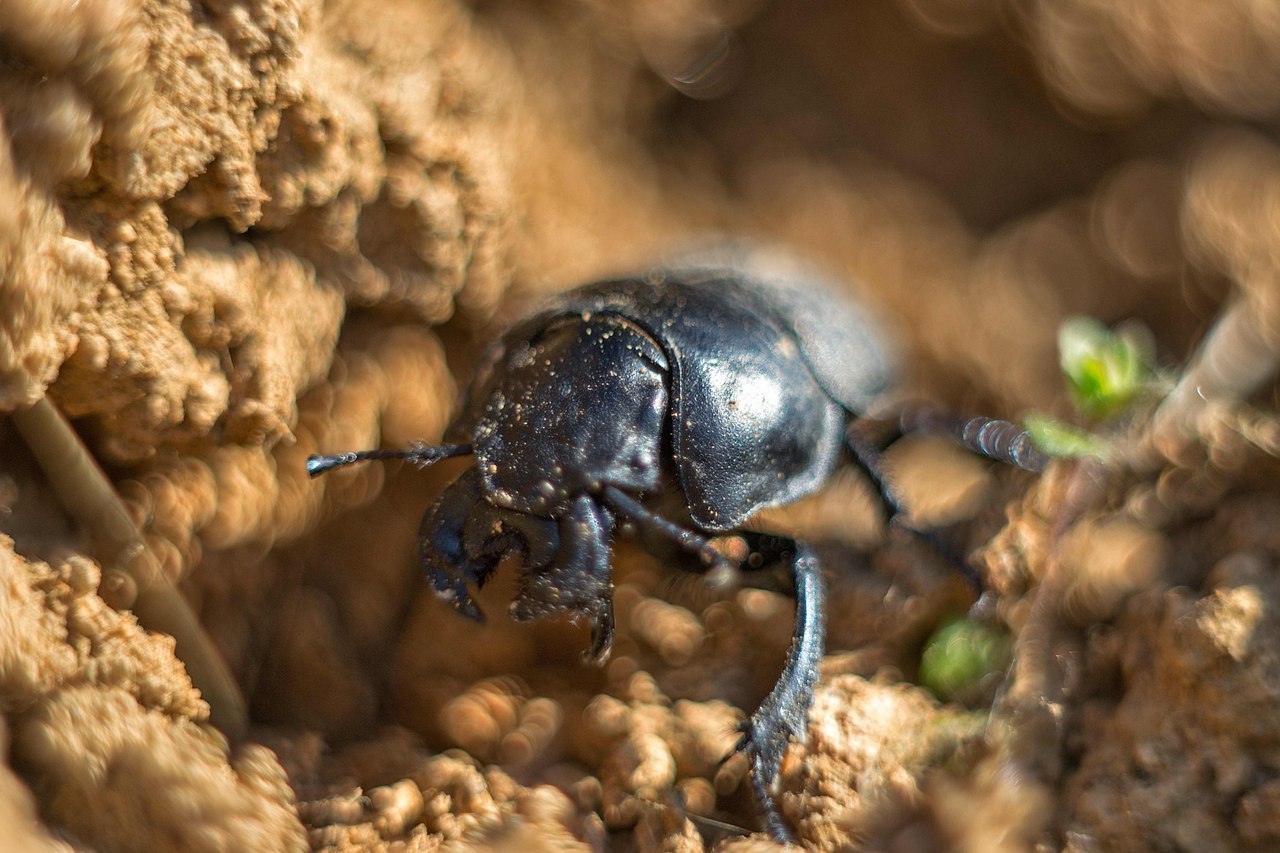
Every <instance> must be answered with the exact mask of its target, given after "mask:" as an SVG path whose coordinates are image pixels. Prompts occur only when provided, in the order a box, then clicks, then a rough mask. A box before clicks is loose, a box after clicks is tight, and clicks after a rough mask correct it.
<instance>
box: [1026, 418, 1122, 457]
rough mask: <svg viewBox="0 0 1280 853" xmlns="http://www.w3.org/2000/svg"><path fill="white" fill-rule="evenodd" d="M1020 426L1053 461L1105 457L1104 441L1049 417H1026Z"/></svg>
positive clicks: (1105, 446) (1105, 445) (1105, 447)
mask: <svg viewBox="0 0 1280 853" xmlns="http://www.w3.org/2000/svg"><path fill="white" fill-rule="evenodd" d="M1022 425H1023V426H1024V427H1026V429H1027V435H1029V436H1031V441H1032V443H1033V444H1035V446H1036V447H1037V448H1039V449H1040V450H1041V451H1043V452H1044V453H1046V454H1048V455H1049V456H1052V457H1054V458H1055V459H1079V458H1082V457H1093V458H1095V459H1101V458H1103V457H1105V456H1106V455H1107V449H1108V447H1109V445H1108V443H1107V442H1106V440H1104V439H1102V438H1099V437H1098V436H1096V435H1094V434H1093V433H1089V432H1085V431H1084V430H1082V429H1080V428H1078V427H1074V426H1071V425H1070V424H1067V423H1063V422H1062V421H1060V420H1058V419H1057V418H1054V417H1050V416H1049V415H1041V414H1030V415H1027V416H1026V417H1025V418H1023V421H1022Z"/></svg>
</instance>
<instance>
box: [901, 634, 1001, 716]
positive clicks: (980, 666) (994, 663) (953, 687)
mask: <svg viewBox="0 0 1280 853" xmlns="http://www.w3.org/2000/svg"><path fill="white" fill-rule="evenodd" d="M1011 649H1012V646H1011V643H1010V641H1009V635H1008V634H1006V633H1004V632H1003V631H1000V630H998V629H997V628H996V627H995V626H993V625H991V624H989V623H986V622H979V621H977V620H975V619H967V618H961V619H953V620H951V621H950V622H947V623H945V624H944V625H943V626H942V627H941V628H939V629H938V630H937V631H935V632H934V634H933V636H932V637H930V638H929V640H928V641H927V642H926V643H925V646H924V653H923V654H922V655H921V657H920V683H921V684H923V685H924V686H925V687H927V688H929V690H931V691H933V693H934V695H936V696H937V697H938V698H939V699H943V700H952V699H961V698H963V697H964V696H966V695H968V694H972V692H973V691H974V690H975V689H976V688H977V687H978V686H979V685H980V684H981V682H982V681H983V679H985V678H986V676H987V675H988V674H990V673H993V672H1003V671H1004V669H1005V668H1006V667H1007V666H1008V665H1009V659H1010V653H1011Z"/></svg>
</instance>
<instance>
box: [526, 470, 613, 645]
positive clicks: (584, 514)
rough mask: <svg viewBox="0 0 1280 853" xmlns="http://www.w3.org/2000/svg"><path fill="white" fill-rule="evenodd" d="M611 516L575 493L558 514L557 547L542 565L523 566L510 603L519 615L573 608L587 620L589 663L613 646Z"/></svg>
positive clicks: (598, 505) (568, 610)
mask: <svg viewBox="0 0 1280 853" xmlns="http://www.w3.org/2000/svg"><path fill="white" fill-rule="evenodd" d="M612 527H613V518H612V517H611V516H610V514H609V512H608V510H606V509H605V508H604V507H603V506H601V505H600V504H599V503H597V502H596V501H595V500H593V499H592V498H591V497H590V496H589V495H580V496H579V497H578V498H576V499H575V500H574V502H573V504H572V505H570V507H569V510H568V512H566V513H565V514H564V515H563V516H562V517H561V518H560V551H559V553H557V555H556V558H555V560H554V561H553V562H552V563H551V565H550V566H548V567H547V568H545V569H541V570H535V571H525V572H523V573H522V574H521V576H520V587H519V590H518V591H517V593H516V597H515V600H514V601H513V602H512V603H511V616H512V618H514V619H518V620H520V621H522V622H523V621H527V620H529V619H537V618H539V617H542V616H548V615H550V614H552V613H562V612H570V613H578V614H582V615H583V616H585V617H586V618H587V619H588V620H589V621H590V623H591V648H590V650H589V651H588V652H587V653H586V654H585V655H584V658H585V659H586V660H587V661H588V662H590V663H596V664H599V663H603V662H604V660H605V658H607V657H608V656H609V649H610V648H612V647H613V578H612V574H611V571H610V565H609V534H610V530H611V529H612Z"/></svg>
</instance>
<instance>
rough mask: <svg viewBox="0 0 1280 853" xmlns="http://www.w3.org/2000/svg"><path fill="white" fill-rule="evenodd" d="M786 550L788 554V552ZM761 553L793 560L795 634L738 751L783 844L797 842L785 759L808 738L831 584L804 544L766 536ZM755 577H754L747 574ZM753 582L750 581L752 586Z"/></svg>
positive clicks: (744, 727)
mask: <svg viewBox="0 0 1280 853" xmlns="http://www.w3.org/2000/svg"><path fill="white" fill-rule="evenodd" d="M787 545H789V546H790V547H789V548H787V551H789V554H788V553H785V552H783V548H784V547H786V546H787ZM761 548H762V549H763V550H766V551H775V550H776V551H777V552H778V554H779V556H783V557H786V556H789V557H790V560H789V565H788V568H789V575H790V581H791V584H792V586H793V592H794V594H795V599H796V621H795V630H794V631H793V633H792V636H791V648H790V649H788V650H787V660H786V663H785V664H784V665H783V667H782V674H781V675H780V676H779V677H778V683H777V684H776V685H774V688H773V690H771V691H769V695H768V696H766V697H765V699H764V701H763V702H761V703H760V707H759V708H757V709H756V712H755V713H754V714H752V715H751V717H750V718H749V719H747V720H746V721H745V722H744V723H743V724H742V727H741V730H742V738H741V739H740V740H739V741H738V744H737V746H736V747H735V750H734V751H735V752H745V753H747V755H748V756H749V757H750V759H751V786H752V788H754V789H755V794H756V799H757V800H758V801H759V803H760V808H761V810H762V811H763V812H764V818H765V823H766V824H767V825H768V827H769V832H770V834H771V835H773V837H774V838H776V839H778V840H779V841H784V842H791V841H794V836H793V834H792V832H791V830H790V828H789V827H788V826H787V825H786V823H785V822H784V821H783V819H782V814H781V812H779V811H778V804H777V800H776V799H775V794H774V792H775V787H776V785H777V781H778V771H779V769H780V768H781V766H782V756H783V754H784V753H785V752H786V750H787V745H788V743H790V740H791V738H792V737H797V738H803V737H804V735H805V730H806V727H807V724H808V719H809V706H810V705H811V704H813V691H814V687H815V686H816V685H817V683H818V663H819V661H821V660H822V654H823V646H824V643H825V641H826V628H827V626H826V604H827V584H826V579H825V578H824V577H823V576H822V568H821V566H820V565H819V564H818V557H817V555H816V554H815V553H814V552H813V549H812V548H811V547H809V545H807V544H806V543H804V542H800V541H790V540H784V539H780V538H778V537H764V538H762V539H761ZM747 578H750V575H747ZM747 582H748V583H750V580H748V581H747Z"/></svg>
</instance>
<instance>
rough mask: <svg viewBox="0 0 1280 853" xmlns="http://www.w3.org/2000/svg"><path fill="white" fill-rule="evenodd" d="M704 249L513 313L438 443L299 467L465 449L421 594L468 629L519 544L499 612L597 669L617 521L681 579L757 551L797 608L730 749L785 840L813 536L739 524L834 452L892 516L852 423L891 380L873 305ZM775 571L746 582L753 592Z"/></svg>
mask: <svg viewBox="0 0 1280 853" xmlns="http://www.w3.org/2000/svg"><path fill="white" fill-rule="evenodd" d="M704 256H705V257H706V258H707V259H708V260H699V261H698V262H696V263H691V264H685V265H676V266H672V267H664V268H658V269H655V270H653V271H650V272H647V273H643V274H640V275H636V276H631V277H625V278H614V279H609V280H605V281H600V282H596V283H593V284H589V285H586V286H584V287H581V288H579V289H577V290H573V291H569V292H567V293H564V294H562V295H560V296H558V297H555V298H554V299H552V300H551V301H550V302H549V303H548V304H547V305H545V306H544V307H543V308H542V309H541V310H539V311H536V312H535V313H533V314H532V315H531V316H530V317H528V318H527V319H525V320H523V321H521V322H518V323H516V324H515V325H514V326H513V327H512V328H511V329H510V330H509V331H508V332H507V333H506V334H505V335H504V336H503V337H502V338H501V339H500V340H499V341H498V342H497V343H496V344H495V345H494V346H492V347H491V348H490V350H489V351H488V353H487V355H486V356H485V357H484V359H483V360H482V362H481V366H480V368H479V370H478V371H477V375H476V378H475V379H474V381H473V383H472V385H471V388H470V391H469V394H468V401H467V403H466V404H465V405H464V407H463V412H462V415H461V416H460V417H459V418H458V419H457V420H456V421H455V422H454V423H453V424H451V426H450V428H449V430H448V431H447V432H446V435H445V441H446V443H445V444H441V445H436V446H430V445H425V444H420V445H415V446H413V447H411V448H409V449H407V450H367V451H358V452H348V453H340V454H334V455H326V456H312V457H310V458H309V459H308V461H307V470H308V472H309V473H310V474H311V476H313V477H314V476H318V475H320V474H322V473H324V472H326V471H329V470H332V469H334V468H336V467H339V466H343V465H348V464H351V463H354V462H361V461H365V460H371V459H406V460H410V461H412V462H415V463H417V464H418V465H421V466H425V465H429V464H432V463H434V462H437V461H439V460H441V459H445V458H449V457H454V456H471V457H472V459H473V464H472V465H470V466H469V467H468V468H467V469H466V470H465V471H464V472H463V473H462V474H461V475H459V476H458V477H457V479H456V480H454V481H453V483H452V484H450V485H449V486H447V487H446V488H445V490H444V491H443V492H442V494H441V495H440V497H439V498H438V499H437V500H436V501H435V503H434V504H433V505H432V506H431V507H430V508H429V509H428V510H427V511H426V514H425V515H424V517H423V520H422V525H421V528H420V531H419V557H420V561H421V565H422V569H423V571H424V572H425V574H426V577H427V580H428V582H429V584H430V586H431V587H432V588H433V589H434V591H435V593H436V595H437V596H439V597H440V598H441V599H443V600H445V601H447V602H448V603H449V604H451V605H452V606H453V607H454V609H456V610H457V611H458V612H459V613H461V614H462V615H464V616H467V617H469V618H471V619H475V620H478V621H479V620H482V618H483V617H482V614H481V612H480V610H479V609H478V607H477V606H476V604H475V602H474V601H473V600H472V598H471V589H472V588H473V587H475V588H479V587H481V586H483V585H484V583H485V582H486V581H487V580H488V579H489V577H490V575H491V574H492V573H493V571H494V569H495V568H496V566H497V564H498V562H499V561H500V560H501V559H502V558H504V557H506V556H508V555H512V554H518V555H520V556H521V557H522V560H523V565H522V568H521V569H520V573H519V579H518V586H517V591H516V595H515V599H514V601H513V603H512V605H511V609H510V613H511V615H512V616H513V617H514V618H515V619H517V620H529V619H535V618H539V617H543V616H548V615H552V614H567V615H570V616H573V617H576V618H581V619H585V620H586V621H587V622H588V623H589V625H590V627H591V640H590V648H589V650H588V652H587V653H586V655H585V657H586V658H587V659H588V660H590V661H594V662H597V663H599V662H603V660H604V659H605V658H606V657H607V656H608V654H609V650H610V647H611V645H612V642H613V637H614V619H613V601H612V592H613V588H612V581H611V577H610V571H611V568H610V546H611V542H612V538H613V535H614V533H615V532H616V531H617V529H618V528H619V527H620V526H621V525H622V524H624V523H630V524H631V525H633V526H634V527H635V528H636V529H638V530H639V531H640V532H642V533H644V534H645V535H646V536H648V537H649V538H650V539H655V538H657V539H665V540H668V541H670V542H671V543H674V544H675V545H676V546H678V547H679V548H681V549H683V550H685V551H688V552H690V553H692V554H694V555H696V556H697V557H698V558H699V561H698V563H696V564H693V562H692V561H690V562H691V564H692V565H696V566H697V567H698V568H697V569H696V570H697V571H703V572H708V573H711V574H712V575H714V576H717V577H720V578H723V577H725V576H726V574H737V573H739V571H740V569H741V567H736V566H734V565H732V564H731V563H730V562H729V561H728V559H727V558H726V557H725V556H724V555H723V554H721V552H720V551H719V550H717V549H716V548H715V547H714V545H713V542H712V537H714V536H716V535H720V534H725V533H728V532H731V531H736V532H738V535H741V536H742V537H743V538H744V539H746V541H747V542H748V544H749V545H750V546H751V548H752V551H753V554H754V555H756V558H755V559H754V560H753V561H752V565H753V566H754V565H757V564H761V563H763V564H770V563H772V564H774V565H776V564H777V563H778V562H781V563H783V564H784V565H785V568H786V574H785V584H784V591H786V592H789V593H790V594H792V595H793V596H794V598H795V601H796V616H795V627H794V631H793V637H792V642H791V646H790V649H789V650H788V652H787V656H786V660H785V663H784V665H783V669H782V673H781V675H780V676H779V679H778V681H777V683H776V685H775V686H774V688H773V690H772V691H771V692H770V693H769V694H768V696H767V697H766V698H765V699H764V701H763V702H762V703H761V705H760V707H759V708H758V709H757V710H756V711H755V713H753V714H752V715H751V716H750V717H749V718H748V719H747V720H746V721H745V722H744V723H743V724H742V727H741V739H740V741H739V742H738V744H737V747H736V749H735V751H744V752H746V753H747V754H748V756H749V758H750V762H751V783H752V787H753V789H754V791H755V794H756V797H757V800H758V802H759V804H760V807H761V809H762V811H763V813H764V818H765V822H766V824H767V826H768V828H769V831H770V832H771V834H772V835H773V836H774V837H775V838H777V839H779V840H790V839H791V838H792V837H793V836H792V833H791V832H790V830H789V828H788V827H787V826H786V824H785V823H784V822H783V820H782V817H781V814H780V812H779V810H778V806H777V804H776V802H775V800H774V793H773V791H774V787H775V783H776V781H777V778H778V772H779V768H780V765H781V761H782V757H783V753H784V751H785V750H786V747H787V744H788V742H789V741H790V739H791V738H792V737H793V736H802V735H803V733H804V730H805V726H806V722H807V716H808V710H809V706H810V704H811V702H812V699H813V693H814V688H815V685H816V682H817V679H818V662H819V660H820V659H821V657H822V654H823V641H824V635H825V626H826V622H825V614H824V610H825V607H824V605H825V599H826V586H825V581H824V579H823V575H822V572H821V570H820V567H819V564H818V559H817V557H816V555H815V553H814V550H813V549H812V547H810V546H809V545H808V544H807V543H805V542H803V541H798V540H786V539H781V538H779V537H774V536H765V535H763V534H757V533H752V532H750V531H742V530H740V529H741V527H742V525H743V524H744V523H745V522H746V521H747V519H748V518H749V517H751V516H752V515H753V514H754V513H756V512H757V511H758V510H761V509H764V508H766V507H773V506H780V505H784V504H788V503H791V502H792V501H795V500H796V499H798V498H801V497H803V496H805V495H807V494H809V493H811V492H813V491H815V490H817V489H819V488H820V487H821V486H822V485H823V484H824V483H825V481H826V480H827V479H828V477H829V476H830V475H831V473H832V472H833V471H834V470H835V468H836V466H837V465H838V464H839V463H840V461H841V458H842V455H846V454H847V455H849V456H851V457H852V459H853V460H854V461H855V462H856V463H857V464H859V465H860V466H861V467H862V468H863V469H864V471H865V472H866V473H867V474H869V475H870V476H871V477H872V479H873V481H874V482H875V484H876V486H877V488H878V490H879V492H880V496H881V499H882V500H883V502H884V504H885V506H886V509H887V511H888V512H889V513H890V515H891V516H896V515H897V514H898V511H899V509H900V506H899V502H898V500H897V499H896V498H895V496H894V492H893V489H892V487H891V486H890V484H889V483H888V482H887V480H886V477H885V472H884V469H883V465H882V464H881V463H882V461H883V455H882V451H883V447H882V446H877V445H876V444H875V443H874V442H872V441H870V440H869V439H867V438H865V437H864V435H863V433H862V432H860V431H859V430H858V429H857V428H856V426H857V419H858V418H859V417H860V416H861V415H863V414H865V413H866V412H868V410H869V409H870V408H871V407H872V405H873V404H875V403H876V402H877V401H879V400H881V399H882V398H884V396H885V395H886V394H887V393H888V392H889V390H890V389H891V388H892V386H893V381H894V375H895V358H894V357H893V353H892V349H891V347H890V344H889V343H888V340H887V336H885V335H884V334H883V333H882V332H881V326H880V324H878V323H877V322H876V321H875V319H874V317H873V316H872V315H871V314H870V313H869V312H868V311H867V310H866V309H865V308H863V307H861V306H859V305H856V304H854V303H852V302H850V301H848V300H847V299H845V298H843V297H842V296H840V295H839V294H838V291H837V290H836V289H835V288H832V287H830V286H828V285H827V284H826V283H825V281H824V280H823V279H822V278H821V276H819V275H816V274H814V273H812V272H811V271H810V270H807V269H805V268H803V267H799V266H797V265H796V264H794V263H792V262H791V261H789V260H787V259H784V258H783V257H782V256H778V255H761V253H759V252H755V253H747V252H743V251H738V250H734V249H729V250H724V251H721V252H719V254H716V253H706V254H705V255H704ZM762 257H763V258H764V259H765V260H761V258H762ZM931 419H932V420H931ZM921 426H925V427H930V428H932V429H934V430H935V431H937V430H939V429H941V430H942V431H944V432H945V431H950V432H953V433H955V437H956V439H957V440H958V441H960V442H961V443H962V444H965V445H966V446H968V447H970V448H972V449H974V450H976V451H977V452H980V453H983V454H985V455H988V456H992V457H995V458H1001V459H1005V460H1006V461H1010V462H1012V463H1014V464H1016V465H1019V466H1020V467H1024V468H1029V469H1031V470H1038V469H1039V468H1041V467H1043V463H1044V459H1043V457H1040V456H1038V453H1037V451H1034V449H1033V448H1031V447H1030V445H1029V443H1028V441H1027V440H1026V437H1025V435H1024V434H1023V433H1022V432H1021V431H1020V430H1018V428H1017V427H1016V426H1014V425H1013V424H1010V423H1008V422H1004V421H995V420H992V419H986V418H979V419H969V420H956V419H954V418H947V417H945V416H939V415H938V414H937V412H936V411H934V410H925V413H924V414H919V413H917V414H916V415H915V416H913V417H912V418H906V419H904V420H903V427H902V429H903V430H906V429H914V428H917V427H921ZM899 434H901V433H900V432H899ZM774 577H775V576H774V575H766V574H764V573H762V572H760V571H758V570H755V569H752V570H747V571H745V572H742V573H741V580H742V582H743V583H745V584H747V585H752V586H760V587H764V588H773V587H775V585H776V582H775V581H774V580H773V578H774Z"/></svg>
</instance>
